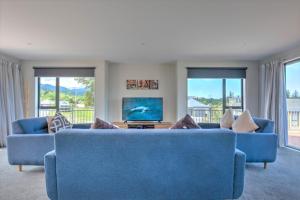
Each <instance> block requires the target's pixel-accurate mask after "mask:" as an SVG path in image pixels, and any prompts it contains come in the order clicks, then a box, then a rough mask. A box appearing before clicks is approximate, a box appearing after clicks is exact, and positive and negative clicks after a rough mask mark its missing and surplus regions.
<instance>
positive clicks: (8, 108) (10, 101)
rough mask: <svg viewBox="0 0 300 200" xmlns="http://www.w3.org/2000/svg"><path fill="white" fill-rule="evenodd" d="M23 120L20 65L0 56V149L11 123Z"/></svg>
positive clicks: (8, 132) (10, 130)
mask: <svg viewBox="0 0 300 200" xmlns="http://www.w3.org/2000/svg"><path fill="white" fill-rule="evenodd" d="M20 118H23V86H22V78H21V69H20V65H19V64H17V63H14V62H12V61H10V60H7V59H5V58H2V57H1V56H0V147H5V146H6V136H7V135H9V134H11V132H12V125H11V124H12V122H13V121H14V120H16V119H20Z"/></svg>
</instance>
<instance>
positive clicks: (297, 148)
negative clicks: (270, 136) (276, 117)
mask: <svg viewBox="0 0 300 200" xmlns="http://www.w3.org/2000/svg"><path fill="white" fill-rule="evenodd" d="M293 63H300V58H294V59H291V60H286V61H285V62H284V63H283V64H284V76H285V91H286V90H287V85H286V81H287V72H286V70H287V68H288V65H291V64H293ZM287 99H288V97H287V96H286V101H287ZM294 117H295V116H294V113H293V111H292V116H291V122H290V124H289V114H288V110H287V120H288V121H287V135H286V137H287V143H286V146H287V147H288V148H291V149H295V150H298V151H300V147H299V146H294V145H292V144H290V143H289V131H290V128H293V122H295V121H296V120H293V118H294ZM299 117H300V116H299V114H298V116H297V117H296V118H297V125H298V126H299ZM289 125H290V126H289Z"/></svg>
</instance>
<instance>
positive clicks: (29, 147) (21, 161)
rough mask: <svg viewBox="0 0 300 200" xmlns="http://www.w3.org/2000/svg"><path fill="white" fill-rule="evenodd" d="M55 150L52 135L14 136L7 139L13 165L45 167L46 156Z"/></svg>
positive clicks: (9, 157)
mask: <svg viewBox="0 0 300 200" xmlns="http://www.w3.org/2000/svg"><path fill="white" fill-rule="evenodd" d="M53 149H54V136H53V135H51V134H13V135H10V136H8V137H7V156H8V162H9V164H11V165H44V155H45V154H46V153H47V152H49V151H52V150H53Z"/></svg>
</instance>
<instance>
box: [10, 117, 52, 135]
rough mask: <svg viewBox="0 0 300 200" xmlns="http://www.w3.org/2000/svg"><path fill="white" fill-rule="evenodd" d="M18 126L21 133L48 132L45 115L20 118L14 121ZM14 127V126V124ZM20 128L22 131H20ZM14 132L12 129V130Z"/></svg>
mask: <svg viewBox="0 0 300 200" xmlns="http://www.w3.org/2000/svg"><path fill="white" fill-rule="evenodd" d="M14 123H17V124H18V125H19V126H18V127H19V129H18V132H16V133H23V134H44V133H48V122H47V118H46V117H36V118H27V119H20V120H17V121H16V122H14ZM15 127H16V126H15ZM15 130H17V129H15ZM21 130H22V131H23V132H21ZM13 132H14V130H13Z"/></svg>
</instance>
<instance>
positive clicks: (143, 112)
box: [122, 97, 163, 121]
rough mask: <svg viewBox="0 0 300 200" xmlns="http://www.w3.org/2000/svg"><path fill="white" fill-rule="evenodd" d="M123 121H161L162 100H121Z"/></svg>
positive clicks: (134, 98) (138, 98) (144, 98)
mask: <svg viewBox="0 0 300 200" xmlns="http://www.w3.org/2000/svg"><path fill="white" fill-rule="evenodd" d="M122 120H123V121H162V120H163V99H162V98H152V97H150V98H148V97H133V98H123V102H122Z"/></svg>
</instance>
